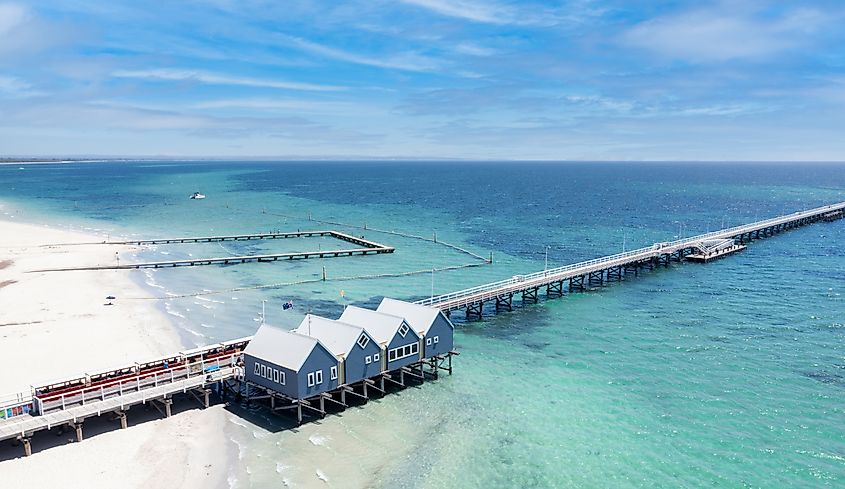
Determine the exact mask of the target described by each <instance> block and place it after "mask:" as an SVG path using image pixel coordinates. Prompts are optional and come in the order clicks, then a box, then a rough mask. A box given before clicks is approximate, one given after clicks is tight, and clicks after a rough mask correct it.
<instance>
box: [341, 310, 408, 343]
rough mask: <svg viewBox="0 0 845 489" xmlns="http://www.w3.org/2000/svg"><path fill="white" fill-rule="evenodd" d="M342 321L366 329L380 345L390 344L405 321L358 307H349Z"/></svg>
mask: <svg viewBox="0 0 845 489" xmlns="http://www.w3.org/2000/svg"><path fill="white" fill-rule="evenodd" d="M340 321H343V322H345V323H349V324H352V325H355V326H358V327H361V328H364V329H365V330H367V332H368V333H370V336H372V338H373V339H374V340H376V341H377V342H379V343H389V342H390V340H392V339H393V336H394V335H395V334H396V331H397V330H399V327H400V326H402V323H403V322H405V319H403V318H402V317H399V316H394V315H392V314H385V313H383V312H377V311H371V310H369V309H364V308H361V307H357V306H347V307H346V309H344V310H343V314H341V315H340Z"/></svg>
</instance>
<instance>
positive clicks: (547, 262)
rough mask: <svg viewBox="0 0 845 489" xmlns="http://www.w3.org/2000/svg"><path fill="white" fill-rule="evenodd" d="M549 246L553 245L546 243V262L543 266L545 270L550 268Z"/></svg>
mask: <svg viewBox="0 0 845 489" xmlns="http://www.w3.org/2000/svg"><path fill="white" fill-rule="evenodd" d="M549 248H551V245H546V260H545V263H546V264H545V265H544V266H543V271H544V272H545V271H546V270H548V269H549Z"/></svg>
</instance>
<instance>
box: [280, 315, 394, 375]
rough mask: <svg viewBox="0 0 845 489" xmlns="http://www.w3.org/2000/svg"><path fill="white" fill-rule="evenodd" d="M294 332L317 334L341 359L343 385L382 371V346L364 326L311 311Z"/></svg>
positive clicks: (339, 360) (317, 337)
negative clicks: (316, 314) (317, 314)
mask: <svg viewBox="0 0 845 489" xmlns="http://www.w3.org/2000/svg"><path fill="white" fill-rule="evenodd" d="M294 332H296V333H299V334H302V335H307V336H310V337H312V338H316V339H317V340H319V341H320V343H321V344H323V345H325V347H326V348H328V349H329V351H331V352H332V354H334V355H335V357H336V358H337V361H338V366H339V367H340V368H339V372H338V382H339V383H340V385H348V384H354V383H356V382H360V381H362V380H364V379H369V378H371V377H375V376H377V375H379V374H380V373H381V354H382V353H381V347H380V346H379V343H378V342H377V341H375V340H374V339H373V337H372V336H370V334H369V333H368V332H367V331H366V330H365V329H364V328H362V327H360V326H355V325H352V324H347V323H344V322H342V321H335V320H332V319H326V318H323V317H320V316H314V315H313V314H309V315H307V316H305V319H303V320H302V322H301V323H300V324H299V327H297V328H296V329H295V330H294Z"/></svg>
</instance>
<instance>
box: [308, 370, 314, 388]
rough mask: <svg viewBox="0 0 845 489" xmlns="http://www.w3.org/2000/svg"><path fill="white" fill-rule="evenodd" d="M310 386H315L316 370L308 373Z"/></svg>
mask: <svg viewBox="0 0 845 489" xmlns="http://www.w3.org/2000/svg"><path fill="white" fill-rule="evenodd" d="M308 387H314V372H311V373H309V374H308Z"/></svg>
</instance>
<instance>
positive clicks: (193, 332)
mask: <svg viewBox="0 0 845 489" xmlns="http://www.w3.org/2000/svg"><path fill="white" fill-rule="evenodd" d="M183 317H184V316H183ZM185 331H187V332H188V333H191V334H192V335H194V336H197V337H199V338H206V336H205V335H204V334H202V333H200V332H199V331H194V330H193V329H191V328H185Z"/></svg>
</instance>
